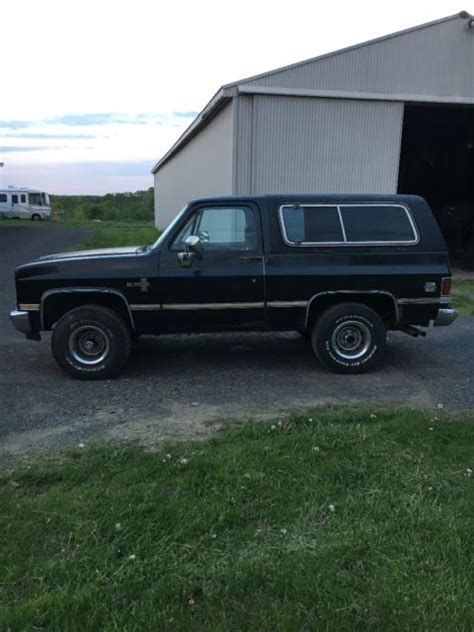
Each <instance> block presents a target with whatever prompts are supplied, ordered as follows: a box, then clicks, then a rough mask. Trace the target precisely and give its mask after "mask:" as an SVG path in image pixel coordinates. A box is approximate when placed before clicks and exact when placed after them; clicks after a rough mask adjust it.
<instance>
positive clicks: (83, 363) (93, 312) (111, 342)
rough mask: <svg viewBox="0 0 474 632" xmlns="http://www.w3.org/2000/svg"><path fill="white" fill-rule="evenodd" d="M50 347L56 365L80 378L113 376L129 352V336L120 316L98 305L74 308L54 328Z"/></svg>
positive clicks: (96, 378) (120, 368)
mask: <svg viewBox="0 0 474 632" xmlns="http://www.w3.org/2000/svg"><path fill="white" fill-rule="evenodd" d="M51 347H52V351H53V355H54V358H55V360H56V362H57V363H58V364H59V366H60V367H61V368H62V369H64V370H65V371H66V372H67V373H69V374H70V375H72V376H73V377H76V378H79V379H81V380H102V379H109V378H113V377H116V376H117V375H118V374H119V373H120V372H121V371H122V369H123V368H124V366H125V364H126V362H127V360H128V358H129V356H130V351H131V335H130V330H129V328H128V327H127V324H126V323H125V322H124V320H123V318H121V316H119V315H118V314H117V313H116V312H114V311H113V310H111V309H109V308H107V307H102V306H101V305H85V306H83V307H76V308H75V309H72V310H71V311H69V312H67V313H66V314H64V316H62V318H60V320H59V321H58V323H57V324H56V326H55V327H54V329H53V336H52V339H51Z"/></svg>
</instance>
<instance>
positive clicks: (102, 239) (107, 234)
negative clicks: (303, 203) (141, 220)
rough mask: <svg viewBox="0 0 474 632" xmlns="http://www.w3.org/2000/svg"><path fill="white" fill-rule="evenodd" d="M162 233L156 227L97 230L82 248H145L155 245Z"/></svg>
mask: <svg viewBox="0 0 474 632" xmlns="http://www.w3.org/2000/svg"><path fill="white" fill-rule="evenodd" d="M159 235H160V231H159V230H158V229H156V228H155V227H154V226H143V225H142V226H140V225H138V226H125V227H124V226H119V227H109V226H106V227H103V228H102V227H101V228H95V229H94V230H93V231H92V232H91V234H90V236H89V238H88V239H87V240H86V241H85V242H84V243H83V244H81V248H113V247H117V246H143V245H145V244H152V243H154V242H155V241H156V240H157V239H158V237H159Z"/></svg>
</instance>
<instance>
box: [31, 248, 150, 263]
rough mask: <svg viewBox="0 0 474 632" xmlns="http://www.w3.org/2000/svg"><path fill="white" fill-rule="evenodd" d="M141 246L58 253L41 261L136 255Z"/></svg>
mask: <svg viewBox="0 0 474 632" xmlns="http://www.w3.org/2000/svg"><path fill="white" fill-rule="evenodd" d="M138 249H139V246H124V247H121V248H98V249H97V250H76V251H73V252H58V253H56V254H52V255H45V256H44V257H40V258H39V259H38V260H39V261H58V260H61V259H87V258H89V257H114V256H123V255H135V254H137V251H138Z"/></svg>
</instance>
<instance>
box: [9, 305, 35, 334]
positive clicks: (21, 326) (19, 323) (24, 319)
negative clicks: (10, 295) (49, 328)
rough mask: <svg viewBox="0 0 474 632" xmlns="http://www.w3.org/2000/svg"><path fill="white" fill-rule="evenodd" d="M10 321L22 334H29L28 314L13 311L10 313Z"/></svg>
mask: <svg viewBox="0 0 474 632" xmlns="http://www.w3.org/2000/svg"><path fill="white" fill-rule="evenodd" d="M10 320H11V321H12V323H13V324H14V325H15V327H16V328H17V329H18V331H20V332H21V333H22V334H29V333H31V331H32V329H31V323H30V314H29V312H20V311H18V310H17V309H14V310H13V311H12V312H10Z"/></svg>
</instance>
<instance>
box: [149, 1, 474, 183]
mask: <svg viewBox="0 0 474 632" xmlns="http://www.w3.org/2000/svg"><path fill="white" fill-rule="evenodd" d="M459 19H461V20H463V23H462V24H460V22H459ZM453 41H459V42H460V45H459V46H456V47H453V46H452V42H453ZM440 52H441V56H440V54H439V53H440ZM434 55H437V59H436V63H435V64H433V61H432V60H433V56H434ZM466 56H468V58H469V59H471V60H472V61H471V62H470V63H466ZM473 58H474V17H473V16H471V15H470V14H469V13H467V12H466V11H461V12H460V13H456V14H455V15H450V16H448V17H445V18H442V19H439V20H435V21H432V22H428V23H425V24H421V25H418V26H414V27H412V28H409V29H405V30H403V31H398V32H396V33H390V34H389V35H385V36H383V37H378V38H376V39H372V40H369V41H367V42H363V43H360V44H356V45H354V46H349V47H347V48H343V49H341V50H337V51H334V52H330V53H327V54H324V55H320V56H318V57H313V58H311V59H306V60H304V61H301V62H298V63H296V64H290V65H289V66H284V67H282V68H277V69H275V70H270V71H269V72H264V73H261V74H259V75H255V76H252V77H247V78H245V79H241V80H239V81H235V82H232V83H228V84H225V85H224V86H222V87H221V88H220V89H219V90H218V91H217V92H216V94H215V95H214V96H213V97H212V99H211V100H210V101H209V103H208V104H207V105H206V106H205V108H204V109H203V110H202V111H201V112H200V113H199V114H198V116H197V117H196V118H195V119H194V121H193V122H192V123H191V125H190V126H189V127H188V128H187V129H186V130H185V131H184V133H183V134H182V135H181V136H180V138H179V139H178V140H177V141H176V143H175V144H174V145H173V146H172V147H171V149H170V150H169V151H168V152H167V153H166V154H165V155H164V156H163V157H162V158H161V159H160V160H159V161H158V162H157V163H156V164H155V166H154V167H153V169H152V173H156V172H157V171H158V170H159V169H160V167H162V166H163V165H164V164H165V163H166V162H168V160H170V158H172V157H173V156H174V155H175V154H176V153H177V152H178V151H180V150H181V149H182V148H183V147H184V146H185V145H186V144H187V143H188V142H189V141H190V140H191V139H192V138H193V137H194V136H195V135H196V134H198V133H199V132H200V131H201V129H202V128H203V127H205V126H206V125H207V124H208V123H209V122H210V121H211V120H212V119H213V118H214V116H215V115H216V114H217V113H218V112H219V111H220V110H221V109H222V108H223V107H224V106H225V105H226V104H227V103H228V102H229V101H230V100H231V99H232V98H233V97H235V96H237V95H238V94H254V95H259V94H260V95H282V96H284V95H286V96H306V97H326V98H344V99H351V98H352V99H366V100H383V101H387V100H389V101H421V102H425V103H426V102H436V103H443V102H446V103H453V102H457V103H474V59H473Z"/></svg>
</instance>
